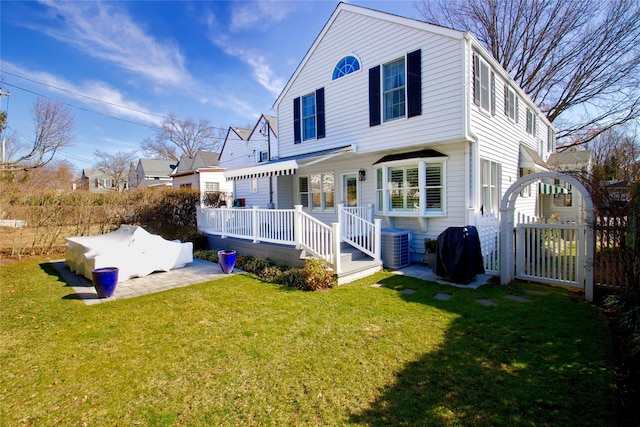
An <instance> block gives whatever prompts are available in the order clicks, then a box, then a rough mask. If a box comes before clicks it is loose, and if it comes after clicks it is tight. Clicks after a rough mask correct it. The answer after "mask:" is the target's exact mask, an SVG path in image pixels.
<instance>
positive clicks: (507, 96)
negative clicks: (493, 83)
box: [504, 84, 516, 121]
mask: <svg viewBox="0 0 640 427" xmlns="http://www.w3.org/2000/svg"><path fill="white" fill-rule="evenodd" d="M504 115H505V116H507V117H509V118H510V119H511V120H513V121H515V120H516V93H515V92H514V91H513V90H512V89H511V88H510V87H509V85H506V84H505V85H504Z"/></svg>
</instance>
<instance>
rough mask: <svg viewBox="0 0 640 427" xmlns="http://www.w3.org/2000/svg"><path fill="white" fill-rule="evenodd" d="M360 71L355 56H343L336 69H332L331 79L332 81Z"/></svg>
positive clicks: (358, 62)
mask: <svg viewBox="0 0 640 427" xmlns="http://www.w3.org/2000/svg"><path fill="white" fill-rule="evenodd" d="M359 69H360V61H358V58H356V57H355V56H352V55H349V56H345V57H344V58H342V59H341V60H340V62H338V65H336V68H334V69H333V78H332V80H335V79H339V78H340V77H343V76H346V75H347V74H351V73H353V72H355V71H358V70H359Z"/></svg>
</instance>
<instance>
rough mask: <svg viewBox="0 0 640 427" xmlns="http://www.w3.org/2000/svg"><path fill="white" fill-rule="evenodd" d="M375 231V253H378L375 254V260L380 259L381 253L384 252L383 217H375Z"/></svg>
mask: <svg viewBox="0 0 640 427" xmlns="http://www.w3.org/2000/svg"><path fill="white" fill-rule="evenodd" d="M373 224H374V226H373V233H374V240H373V242H374V247H373V248H374V249H373V253H374V254H375V255H376V256H375V260H376V261H380V260H381V254H382V220H381V219H374V220H373Z"/></svg>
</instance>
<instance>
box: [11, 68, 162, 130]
mask: <svg viewBox="0 0 640 427" xmlns="http://www.w3.org/2000/svg"><path fill="white" fill-rule="evenodd" d="M3 73H5V74H8V75H10V76H13V77H17V78H19V79H23V80H27V81H30V82H32V83H37V84H39V85H42V86H46V87H50V88H52V89H55V90H59V91H61V92H66V93H70V94H72V95H75V96H79V97H82V98H87V99H90V100H92V101H96V102H100V103H102V104H107V105H111V106H114V107H118V108H124V109H126V110H131V111H135V112H136V113H141V114H146V115H148V116H153V117H159V118H161V119H166V118H167V116H163V115H160V114H154V113H150V112H148V111H143V110H138V109H135V108H132V107H127V106H125V105H120V104H116V103H113V102H109V101H104V100H102V99H98V98H94V97H92V96H88V95H83V94H81V93H77V92H74V91H71V90H69V89H64V88H61V87H57V86H54V85H50V84H48V83H44V82H39V81H37V80H33V79H30V78H28V77H24V76H20V75H18V74H14V73H10V72H8V71H3Z"/></svg>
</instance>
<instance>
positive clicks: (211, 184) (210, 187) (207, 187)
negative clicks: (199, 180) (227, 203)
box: [204, 182, 220, 193]
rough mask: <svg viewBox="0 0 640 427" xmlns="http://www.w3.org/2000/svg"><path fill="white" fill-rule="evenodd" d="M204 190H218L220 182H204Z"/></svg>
mask: <svg viewBox="0 0 640 427" xmlns="http://www.w3.org/2000/svg"><path fill="white" fill-rule="evenodd" d="M204 191H205V192H207V193H208V192H211V191H220V183H219V182H205V183H204Z"/></svg>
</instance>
